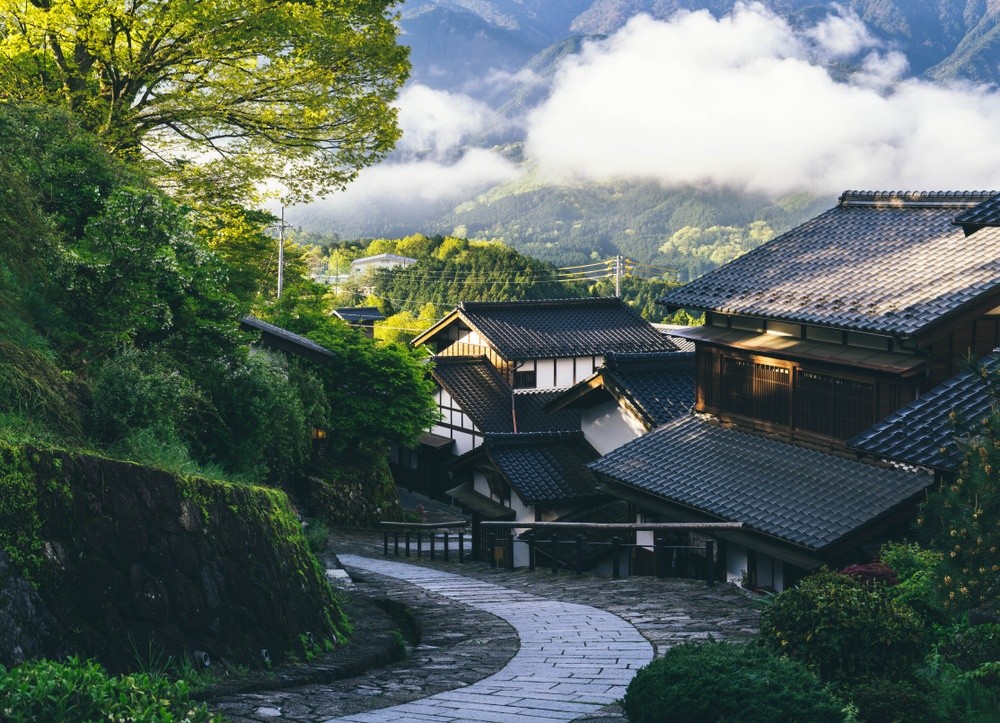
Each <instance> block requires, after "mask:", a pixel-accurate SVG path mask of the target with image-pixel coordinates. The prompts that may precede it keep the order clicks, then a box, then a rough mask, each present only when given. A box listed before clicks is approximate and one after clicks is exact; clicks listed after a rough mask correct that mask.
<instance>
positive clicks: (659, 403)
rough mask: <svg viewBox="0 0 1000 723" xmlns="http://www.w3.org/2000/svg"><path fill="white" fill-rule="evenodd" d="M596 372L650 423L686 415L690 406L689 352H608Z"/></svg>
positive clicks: (692, 373)
mask: <svg viewBox="0 0 1000 723" xmlns="http://www.w3.org/2000/svg"><path fill="white" fill-rule="evenodd" d="M599 373H600V374H601V376H602V377H603V378H604V383H605V386H613V387H614V390H612V391H617V392H620V393H624V394H626V395H627V396H628V398H629V399H630V400H631V401H632V402H633V403H634V404H635V405H636V406H638V407H639V409H640V410H641V411H642V412H643V414H645V415H646V416H647V417H648V418H649V421H650V422H651V423H652V426H654V427H658V426H660V425H661V424H666V423H667V422H669V421H670V420H672V419H676V418H677V417H679V416H682V415H686V414H688V413H689V412H690V411H691V409H692V408H693V407H694V402H695V370H694V356H693V355H690V354H678V353H668V354H609V355H608V356H607V357H605V359H604V366H603V367H602V368H601V369H600V371H599Z"/></svg>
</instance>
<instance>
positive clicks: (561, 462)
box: [448, 431, 610, 567]
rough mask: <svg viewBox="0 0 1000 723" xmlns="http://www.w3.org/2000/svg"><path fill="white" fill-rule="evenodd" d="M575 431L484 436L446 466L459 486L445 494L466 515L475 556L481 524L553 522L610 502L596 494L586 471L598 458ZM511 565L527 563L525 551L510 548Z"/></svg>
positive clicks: (580, 516)
mask: <svg viewBox="0 0 1000 723" xmlns="http://www.w3.org/2000/svg"><path fill="white" fill-rule="evenodd" d="M597 457H598V455H597V452H596V451H594V449H593V448H592V447H591V446H590V445H589V444H587V442H586V440H585V439H584V438H583V435H582V434H581V433H580V432H579V431H575V432H519V433H517V434H514V433H507V434H497V433H493V434H486V436H485V438H484V442H483V443H482V444H481V445H479V446H478V447H476V449H474V450H473V451H471V452H469V453H467V454H465V455H463V456H461V457H459V458H457V459H455V460H454V461H453V462H452V463H451V465H450V467H451V469H452V472H453V477H454V480H455V481H457V482H459V484H458V485H456V486H455V487H454V488H453V489H451V490H449V491H448V494H449V495H451V496H452V497H453V498H454V499H455V500H457V501H458V502H460V503H461V504H462V505H463V507H465V508H466V509H467V510H469V511H470V512H471V514H472V520H473V525H472V527H473V537H474V539H476V541H477V552H479V542H480V540H479V525H478V523H479V522H480V521H482V520H484V519H492V520H512V521H515V522H540V521H546V522H548V521H554V520H560V519H563V518H565V517H566V516H568V515H573V516H574V517H575V518H576V519H586V515H585V514H581V513H585V512H587V511H589V510H594V509H597V508H600V507H601V506H602V504H603V503H607V502H608V501H609V500H610V498H609V495H607V494H606V493H604V492H601V491H599V490H598V489H597V481H598V480H597V475H595V474H594V473H593V472H592V471H591V470H590V469H588V468H587V464H588V463H589V462H592V461H594V460H595V459H597ZM513 555H514V557H513V562H514V565H515V566H518V567H521V566H524V565H527V564H528V547H527V544H525V543H524V542H521V541H518V542H515V544H514V545H513Z"/></svg>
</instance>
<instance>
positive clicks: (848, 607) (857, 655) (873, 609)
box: [761, 571, 924, 681]
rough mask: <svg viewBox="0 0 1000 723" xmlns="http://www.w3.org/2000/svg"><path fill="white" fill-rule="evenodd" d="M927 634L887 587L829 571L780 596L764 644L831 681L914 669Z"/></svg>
mask: <svg viewBox="0 0 1000 723" xmlns="http://www.w3.org/2000/svg"><path fill="white" fill-rule="evenodd" d="M922 632H923V624H922V623H921V621H920V619H919V618H918V617H917V615H916V613H914V612H913V610H911V609H910V608H909V607H907V606H906V605H903V604H901V603H899V602H897V601H896V600H894V599H892V597H891V596H890V593H888V592H887V589H886V587H885V586H884V585H866V584H864V583H861V582H858V581H857V580H854V579H852V578H850V577H846V576H844V575H839V574H837V573H834V572H827V571H824V572H820V573H817V574H815V575H812V576H811V577H807V578H806V579H804V580H803V581H802V582H801V583H800V584H799V586H798V587H795V588H791V589H789V590H785V591H784V592H782V593H781V594H780V595H778V596H776V597H775V598H774V601H773V602H772V603H771V605H770V606H769V607H768V608H767V609H766V610H765V611H764V614H763V615H762V616H761V633H762V639H763V642H764V645H765V646H766V647H768V648H769V649H771V650H773V651H775V652H778V653H782V654H784V655H787V656H788V657H790V658H794V659H796V660H800V661H802V662H803V663H805V664H806V665H808V666H809V667H811V668H812V669H813V670H815V671H816V672H817V673H818V674H819V676H820V677H821V678H823V680H826V681H838V680H850V679H852V678H864V677H868V676H873V675H878V674H880V673H881V672H882V671H884V670H898V671H906V670H911V669H912V668H913V667H915V666H916V664H917V663H918V662H919V661H920V660H921V659H922V658H923V654H924V645H923V642H922Z"/></svg>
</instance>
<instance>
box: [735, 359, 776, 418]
mask: <svg viewBox="0 0 1000 723" xmlns="http://www.w3.org/2000/svg"><path fill="white" fill-rule="evenodd" d="M721 382H722V383H721V396H722V400H721V402H722V411H724V412H729V413H731V414H738V415H740V416H744V417H752V418H753V419H759V420H760V421H762V422H769V423H771V424H784V425H787V424H788V421H789V419H788V417H789V408H788V404H789V389H790V387H791V370H790V369H789V368H788V367H783V366H777V365H773V364H761V363H758V362H753V361H749V360H747V359H734V358H732V357H723V359H722V380H721Z"/></svg>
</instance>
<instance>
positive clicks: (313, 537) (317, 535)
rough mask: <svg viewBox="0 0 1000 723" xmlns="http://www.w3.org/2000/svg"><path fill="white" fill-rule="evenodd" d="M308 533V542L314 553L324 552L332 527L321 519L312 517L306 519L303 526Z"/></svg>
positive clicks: (306, 533)
mask: <svg viewBox="0 0 1000 723" xmlns="http://www.w3.org/2000/svg"><path fill="white" fill-rule="evenodd" d="M303 531H304V532H305V535H306V542H307V543H309V549H310V550H312V551H313V553H314V554H315V553H318V552H322V551H323V550H325V549H326V544H327V539H328V538H329V537H330V527H329V526H328V525H327V524H326V523H325V522H324V521H323V520H321V519H319V518H317V517H311V518H309V519H308V520H306V524H305V526H304V528H303Z"/></svg>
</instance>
